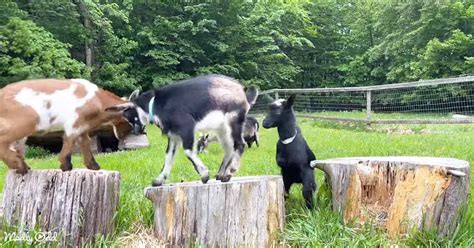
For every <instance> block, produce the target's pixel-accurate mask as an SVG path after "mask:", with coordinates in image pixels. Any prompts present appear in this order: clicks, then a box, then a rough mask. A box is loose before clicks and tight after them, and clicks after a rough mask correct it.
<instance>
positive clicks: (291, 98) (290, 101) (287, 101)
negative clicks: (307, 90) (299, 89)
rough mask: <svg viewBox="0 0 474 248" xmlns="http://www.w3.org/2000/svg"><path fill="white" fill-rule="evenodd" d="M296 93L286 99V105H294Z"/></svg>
mask: <svg viewBox="0 0 474 248" xmlns="http://www.w3.org/2000/svg"><path fill="white" fill-rule="evenodd" d="M295 97H296V95H295V94H291V95H290V97H288V99H287V100H286V107H291V106H293V103H294V102H295Z"/></svg>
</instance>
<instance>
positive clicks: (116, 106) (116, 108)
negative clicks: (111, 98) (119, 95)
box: [105, 102, 134, 112]
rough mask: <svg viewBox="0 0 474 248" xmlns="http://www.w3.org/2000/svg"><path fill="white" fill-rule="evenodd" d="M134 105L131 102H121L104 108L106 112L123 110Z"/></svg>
mask: <svg viewBox="0 0 474 248" xmlns="http://www.w3.org/2000/svg"><path fill="white" fill-rule="evenodd" d="M133 106H134V105H133V103H131V102H127V103H122V104H119V105H115V106H112V107H108V108H106V109H105V111H107V112H123V111H125V110H127V109H129V108H132V107H133Z"/></svg>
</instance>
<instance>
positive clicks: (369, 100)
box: [366, 90, 372, 124]
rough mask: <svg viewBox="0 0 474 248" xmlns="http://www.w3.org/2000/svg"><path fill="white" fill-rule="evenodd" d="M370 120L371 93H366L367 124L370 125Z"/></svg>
mask: <svg viewBox="0 0 474 248" xmlns="http://www.w3.org/2000/svg"><path fill="white" fill-rule="evenodd" d="M371 118H372V91H370V90H368V91H367V119H366V121H367V123H368V124H370V121H371Z"/></svg>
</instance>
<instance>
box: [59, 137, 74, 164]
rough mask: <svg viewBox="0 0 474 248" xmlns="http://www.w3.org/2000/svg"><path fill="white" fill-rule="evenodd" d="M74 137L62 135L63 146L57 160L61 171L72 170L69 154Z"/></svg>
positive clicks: (70, 153)
mask: <svg viewBox="0 0 474 248" xmlns="http://www.w3.org/2000/svg"><path fill="white" fill-rule="evenodd" d="M74 140H75V138H74V137H72V136H66V135H64V137H63V147H62V149H61V152H60V153H59V162H60V163H61V167H60V168H61V170H62V171H70V170H72V162H71V155H72V147H73V146H74Z"/></svg>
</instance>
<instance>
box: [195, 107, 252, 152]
mask: <svg viewBox="0 0 474 248" xmlns="http://www.w3.org/2000/svg"><path fill="white" fill-rule="evenodd" d="M259 127H260V126H259V124H258V121H257V119H256V118H255V117H253V116H247V117H246V118H245V122H244V127H243V131H242V134H243V136H244V141H245V143H246V144H247V146H248V147H249V148H251V147H252V144H253V143H254V142H255V144H257V146H259V143H258V129H259ZM218 141H219V140H218V138H217V136H216V135H214V134H209V133H207V134H201V135H200V136H199V139H198V142H197V150H198V153H203V152H205V151H206V148H207V147H208V146H209V144H210V143H213V142H218Z"/></svg>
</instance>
